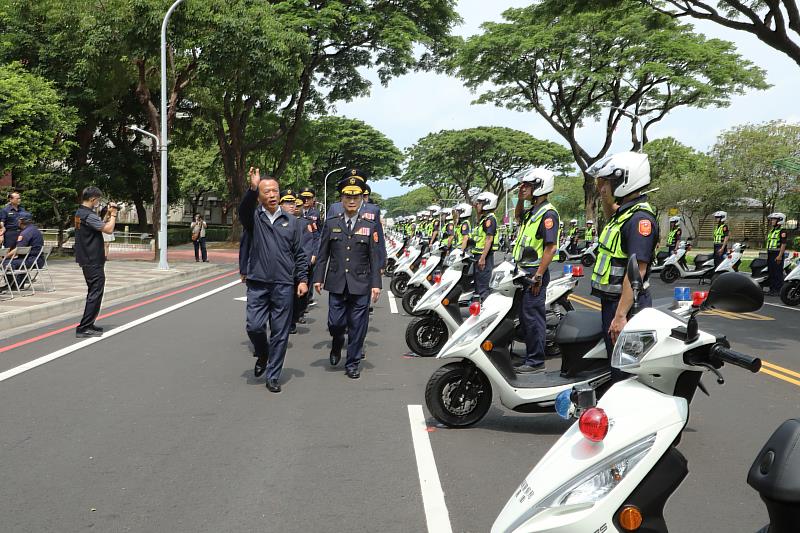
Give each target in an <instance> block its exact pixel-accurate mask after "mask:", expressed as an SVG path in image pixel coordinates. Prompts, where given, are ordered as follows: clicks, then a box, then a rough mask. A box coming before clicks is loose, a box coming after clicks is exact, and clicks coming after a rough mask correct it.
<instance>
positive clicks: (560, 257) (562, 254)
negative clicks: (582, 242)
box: [555, 238, 591, 266]
mask: <svg viewBox="0 0 800 533" xmlns="http://www.w3.org/2000/svg"><path fill="white" fill-rule="evenodd" d="M569 242H570V241H569V238H567V239H566V240H565V241H564V242H563V243H561V247H560V248H559V249H558V250H557V251H556V255H555V259H556V261H558V262H559V263H565V262H567V261H581V260H583V253H584V251H585V250H586V249H587V247H584V248H578V245H577V243H575V250H576V251H575V252H574V253H572V252H570V248H571V247H570V244H569ZM589 266H591V265H589Z"/></svg>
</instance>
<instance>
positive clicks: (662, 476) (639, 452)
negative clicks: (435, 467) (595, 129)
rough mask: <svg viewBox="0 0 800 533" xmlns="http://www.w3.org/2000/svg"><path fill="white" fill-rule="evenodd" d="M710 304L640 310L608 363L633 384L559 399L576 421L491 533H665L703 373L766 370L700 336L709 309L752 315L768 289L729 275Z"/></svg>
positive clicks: (635, 275)
mask: <svg viewBox="0 0 800 533" xmlns="http://www.w3.org/2000/svg"><path fill="white" fill-rule="evenodd" d="M628 276H629V279H631V280H632V283H631V284H632V288H633V290H634V301H636V300H635V296H636V294H638V292H639V291H640V289H641V285H642V282H641V277H639V269H638V268H637V265H636V262H635V257H632V258H631V260H630V262H629V264H628ZM704 298H705V293H695V296H694V298H693V300H694V301H693V311H691V312H690V313H689V316H688V317H686V316H682V314H681V313H675V312H671V311H669V310H660V309H656V308H647V309H642V310H641V311H639V312H638V313H637V312H636V309H634V316H633V317H632V318H631V320H630V321H628V323H627V325H626V326H625V328H624V329H623V330H622V333H621V335H620V337H619V339H618V340H617V342H616V345H615V348H614V354H613V356H612V358H611V364H612V366H614V367H615V368H617V369H619V370H622V371H624V372H627V373H629V374H632V375H633V376H632V377H631V378H630V379H626V380H623V381H619V382H617V383H614V384H613V385H612V386H611V387H610V388H609V389H608V391H607V392H605V394H604V395H603V397H602V398H601V399H600V401H599V402H595V398H594V391H593V390H592V389H591V388H588V387H575V388H574V389H573V390H572V391H565V392H564V393H562V394H561V395H559V397H558V398H557V399H556V410H557V411H558V413H559V414H560V415H561V416H563V417H565V418H569V417H575V418H578V421H577V423H575V424H573V425H572V426H571V427H570V428H569V429H568V430H567V431H566V433H564V435H563V436H562V437H561V438H560V439H559V440H558V441H557V442H556V443H555V444H554V445H553V447H552V448H551V449H550V450H549V451H548V452H547V453H546V454H545V455H544V457H543V458H542V459H541V460H540V461H539V463H538V464H537V465H536V466H535V467H534V469H533V470H532V471H531V473H530V474H528V477H527V478H526V479H525V481H523V483H522V484H521V485H520V486H519V488H518V489H517V490H516V492H515V493H514V494H513V496H512V497H511V499H510V500H509V501H508V503H506V505H505V507H504V508H503V510H502V511H501V513H500V515H499V516H498V517H497V519H496V520H495V523H494V525H493V526H492V532H495V533H499V532H511V531H513V532H517V533H523V532H524V533H528V532H537V531H538V532H544V531H547V532H548V533H574V532H578V531H587V532H597V531H603V532H606V533H611V532H623V531H647V532H652V533H666V532H667V526H666V524H665V522H664V517H663V509H664V505H665V503H666V501H667V499H668V498H669V496H670V495H671V494H672V492H673V491H674V490H675V489H676V488H677V487H678V485H680V483H681V481H682V480H683V478H684V477H685V476H686V475H687V473H688V469H687V466H686V459H685V458H684V457H683V455H681V453H680V452H679V451H678V449H677V448H676V446H677V444H678V443H679V441H680V436H681V433H682V431H683V429H684V428H685V427H686V423H687V421H688V417H689V403H690V402H691V400H692V397H693V395H694V393H695V392H696V389H697V388H700V389H701V390H703V392H706V391H705V388H704V387H703V385H702V384H701V383H700V378H701V376H702V375H703V372H704V371H706V370H708V371H710V372H712V373H714V374H715V375H716V377H717V381H718V383H723V379H722V375H721V374H720V373H719V371H718V369H719V368H720V367H721V366H722V365H723V364H724V363H726V362H727V363H731V364H734V365H737V366H741V367H742V368H746V369H748V370H750V371H751V372H757V371H758V370H759V369H760V367H761V361H760V360H759V359H757V358H754V357H751V356H748V355H744V354H740V353H737V352H734V351H732V350H730V349H729V344H728V342H727V340H726V339H725V337H717V336H715V335H712V334H711V333H707V332H705V331H701V330H700V329H699V327H698V322H697V317H696V315H697V313H698V312H700V311H702V310H704V309H712V308H717V309H722V310H727V311H731V312H736V313H741V312H750V311H755V310H757V309H759V308H760V307H761V305H762V304H763V301H764V296H763V294H762V292H761V290H760V289H759V288H758V287H757V286H756V285H754V284H753V283H752V282H751V281H750V280H749V279H748V278H747V276H745V275H743V274H738V273H726V274H723V275H721V276H720V277H719V278H718V279H717V280H716V281H715V282H714V283H713V284H712V286H711V289H710V292H709V293H708V296H707V298H705V299H704ZM794 479H795V482H797V481H798V476H797V475H796V473H795V474H794ZM795 494H798V492H795ZM793 525H794V527H796V525H797V521H796V518H795V522H794V523H793ZM697 529H698V530H700V529H702V525H701V524H698V527H697ZM795 530H796V529H793V530H792V531H795ZM770 531H773V530H770ZM776 531H777V530H776ZM781 531H789V529H786V530H781Z"/></svg>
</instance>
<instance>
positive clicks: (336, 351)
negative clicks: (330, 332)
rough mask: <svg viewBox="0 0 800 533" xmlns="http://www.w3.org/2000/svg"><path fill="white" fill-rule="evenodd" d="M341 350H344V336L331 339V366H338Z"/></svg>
mask: <svg viewBox="0 0 800 533" xmlns="http://www.w3.org/2000/svg"><path fill="white" fill-rule="evenodd" d="M342 348H344V335H339V336H336V337H333V342H332V344H331V354H330V361H331V366H336V365H338V364H339V361H341V360H342Z"/></svg>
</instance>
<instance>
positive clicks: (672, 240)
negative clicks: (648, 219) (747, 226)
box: [667, 228, 680, 246]
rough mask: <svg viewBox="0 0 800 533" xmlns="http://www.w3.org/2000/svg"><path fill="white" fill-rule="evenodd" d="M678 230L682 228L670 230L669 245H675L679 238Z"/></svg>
mask: <svg viewBox="0 0 800 533" xmlns="http://www.w3.org/2000/svg"><path fill="white" fill-rule="evenodd" d="M678 231H680V228H674V229H671V230H669V235H668V236H667V246H674V245H675V239H677V238H678Z"/></svg>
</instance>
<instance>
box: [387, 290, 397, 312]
mask: <svg viewBox="0 0 800 533" xmlns="http://www.w3.org/2000/svg"><path fill="white" fill-rule="evenodd" d="M387 296H388V297H389V308H390V309H391V311H392V313H393V314H395V315H396V314H397V302H395V301H394V295H393V294H388V295H387Z"/></svg>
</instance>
